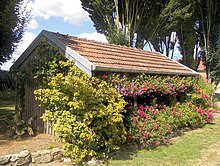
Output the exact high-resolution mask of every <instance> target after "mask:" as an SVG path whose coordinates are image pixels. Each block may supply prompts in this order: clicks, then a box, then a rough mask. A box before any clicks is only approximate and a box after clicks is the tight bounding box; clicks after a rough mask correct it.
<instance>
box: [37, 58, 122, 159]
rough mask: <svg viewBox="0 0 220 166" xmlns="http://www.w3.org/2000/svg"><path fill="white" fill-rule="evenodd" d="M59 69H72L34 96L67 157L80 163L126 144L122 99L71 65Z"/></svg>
mask: <svg viewBox="0 0 220 166" xmlns="http://www.w3.org/2000/svg"><path fill="white" fill-rule="evenodd" d="M59 65H60V66H64V67H69V72H68V73H67V74H63V73H57V74H56V76H54V77H51V78H47V80H48V81H49V82H48V85H47V87H46V88H41V89H37V90H36V91H35V92H34V93H35V95H36V98H37V100H39V101H41V103H42V106H44V107H45V108H46V112H45V114H44V115H43V119H44V120H49V121H51V122H52V123H53V130H54V131H55V132H57V133H58V134H59V137H60V138H61V140H62V141H63V143H64V149H65V154H66V155H67V156H70V157H71V158H72V159H73V160H75V161H80V160H82V159H84V158H87V159H90V158H91V157H101V156H104V155H106V154H108V153H109V152H110V151H112V150H115V149H118V148H119V146H120V145H121V144H122V143H124V142H125V140H126V136H125V134H126V132H125V127H124V124H123V115H122V113H124V112H125V110H124V106H125V104H126V103H125V101H124V100H123V99H122V97H121V95H120V94H119V93H117V92H116V90H115V89H114V88H110V87H109V86H108V85H107V83H106V82H105V81H101V80H99V79H97V78H95V77H92V78H90V77H89V76H88V75H87V74H85V73H84V72H82V71H80V70H79V69H78V68H77V67H76V66H74V65H73V63H72V62H70V61H68V62H63V61H61V62H60V63H59Z"/></svg>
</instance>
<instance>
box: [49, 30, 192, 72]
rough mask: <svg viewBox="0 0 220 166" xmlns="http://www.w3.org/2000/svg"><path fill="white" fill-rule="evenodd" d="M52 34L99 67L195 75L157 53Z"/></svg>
mask: <svg viewBox="0 0 220 166" xmlns="http://www.w3.org/2000/svg"><path fill="white" fill-rule="evenodd" d="M51 34H52V35H53V36H55V37H56V38H58V39H59V40H60V41H62V42H63V43H64V44H65V45H66V46H68V47H70V48H71V49H73V50H75V51H76V52H78V53H79V54H80V55H81V56H83V57H85V58H86V59H88V60H89V61H90V62H92V63H93V64H94V65H95V66H98V67H105V68H118V69H130V70H136V71H137V70H140V71H148V73H151V72H152V73H161V74H167V73H172V74H181V75H195V73H194V71H192V70H191V69H189V68H187V67H185V66H183V65H181V64H180V63H178V62H175V61H173V60H170V59H169V58H167V57H166V56H164V55H161V54H160V53H157V52H150V51H144V50H140V49H136V48H131V47H125V46H118V45H113V44H106V43H101V42H95V41H91V40H86V39H80V38H77V37H72V36H68V35H62V34H59V33H52V32H51Z"/></svg>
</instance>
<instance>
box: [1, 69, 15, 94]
mask: <svg viewBox="0 0 220 166" xmlns="http://www.w3.org/2000/svg"><path fill="white" fill-rule="evenodd" d="M13 87H15V79H14V78H13V76H12V75H11V74H10V73H9V72H8V71H5V70H0V92H1V91H6V90H8V89H10V88H13Z"/></svg>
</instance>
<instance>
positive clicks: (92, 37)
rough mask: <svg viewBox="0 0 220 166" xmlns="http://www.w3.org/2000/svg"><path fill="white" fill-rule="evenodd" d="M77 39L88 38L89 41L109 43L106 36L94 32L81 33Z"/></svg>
mask: <svg viewBox="0 0 220 166" xmlns="http://www.w3.org/2000/svg"><path fill="white" fill-rule="evenodd" d="M77 37H79V38H86V39H88V40H95V41H100V42H103V43H108V41H107V39H106V37H105V35H103V34H100V33H97V32H94V33H81V34H79V35H77Z"/></svg>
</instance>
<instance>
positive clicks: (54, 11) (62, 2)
mask: <svg viewBox="0 0 220 166" xmlns="http://www.w3.org/2000/svg"><path fill="white" fill-rule="evenodd" d="M27 8H28V10H31V15H32V17H31V19H30V21H29V25H28V27H27V29H26V31H25V33H24V36H23V40H22V41H21V42H20V43H19V46H18V48H17V49H16V51H15V52H14V53H13V58H12V60H10V61H8V62H7V63H5V64H3V66H1V69H3V70H8V69H9V68H10V66H11V65H12V64H13V62H14V61H15V60H16V59H17V58H18V57H19V56H20V55H21V54H22V53H23V52H24V51H25V49H26V48H27V47H28V46H29V45H30V43H31V42H32V41H33V40H34V39H35V37H36V36H37V35H38V34H39V33H40V32H41V31H42V30H43V29H45V30H49V31H53V32H59V33H63V34H69V35H72V36H78V37H82V38H87V39H91V40H97V41H102V42H107V40H106V38H105V36H104V35H101V34H98V33H97V32H96V30H95V28H94V26H93V23H92V21H91V20H90V18H89V16H88V13H87V12H86V11H84V10H83V9H82V6H81V2H80V0H32V1H29V2H28V4H27Z"/></svg>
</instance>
